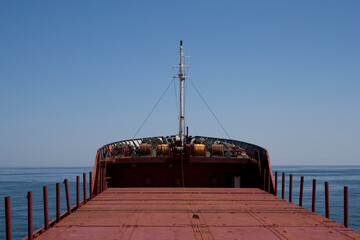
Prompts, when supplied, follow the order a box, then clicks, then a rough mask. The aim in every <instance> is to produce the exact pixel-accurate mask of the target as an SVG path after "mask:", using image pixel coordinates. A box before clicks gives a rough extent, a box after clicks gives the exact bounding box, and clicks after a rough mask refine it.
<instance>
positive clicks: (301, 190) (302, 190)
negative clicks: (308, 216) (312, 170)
mask: <svg viewBox="0 0 360 240" xmlns="http://www.w3.org/2000/svg"><path fill="white" fill-rule="evenodd" d="M303 193H304V177H303V176H301V180H300V195H299V206H300V207H302V202H303Z"/></svg>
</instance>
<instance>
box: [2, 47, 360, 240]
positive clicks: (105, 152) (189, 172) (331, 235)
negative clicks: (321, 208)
mask: <svg viewBox="0 0 360 240" xmlns="http://www.w3.org/2000/svg"><path fill="white" fill-rule="evenodd" d="M177 67H178V69H179V73H178V74H177V76H175V78H176V79H179V83H180V114H179V132H178V133H177V134H176V135H172V136H156V137H148V138H133V139H128V140H121V141H117V142H113V143H109V144H106V145H104V146H103V147H101V148H99V149H98V150H97V153H96V157H95V165H94V172H93V173H89V180H90V184H89V188H90V194H89V196H87V193H86V189H87V184H86V174H85V173H84V176H83V183H84V189H83V193H84V197H83V201H80V177H77V204H76V205H75V206H71V205H70V195H69V186H68V181H67V179H66V180H65V181H64V183H65V193H66V194H65V195H66V203H67V211H66V212H65V213H62V214H61V213H60V183H58V184H57V186H56V219H54V220H52V221H50V222H49V219H48V203H47V201H48V200H47V188H46V187H45V186H44V227H42V228H40V229H38V230H36V231H35V232H33V229H32V226H33V225H32V193H31V192H29V194H28V237H26V238H24V240H25V239H33V238H37V239H41V240H52V239H54V240H55V239H56V240H69V239H126V240H130V239H134V240H138V239H143V240H145V239H146V240H150V239H151V240H154V239H158V240H163V239H174V240H180V239H183V240H189V239H198V240H200V239H202V240H203V239H212V240H214V239H256V240H258V239H266V240H268V239H326V240H329V239H360V233H359V232H357V231H355V230H353V229H351V228H349V227H348V222H347V220H346V218H348V215H346V214H348V213H347V212H348V210H347V205H346V208H345V207H344V215H345V216H346V217H344V218H345V223H344V225H343V224H340V223H338V222H335V221H333V220H331V219H329V217H327V218H326V217H323V216H321V215H319V214H316V213H315V208H314V209H313V211H310V210H307V209H305V208H303V207H302V203H299V205H295V204H293V203H292V201H291V195H290V196H289V198H290V199H289V201H286V200H285V199H284V192H285V191H284V190H285V188H284V187H285V175H284V173H283V178H282V179H283V181H282V198H280V197H278V196H277V173H275V178H274V176H273V173H272V169H271V164H270V158H269V154H268V151H267V150H266V149H264V148H262V147H260V146H257V145H254V144H251V143H247V142H242V141H238V140H233V139H230V138H228V139H224V138H216V137H206V136H189V134H188V131H187V128H186V132H185V97H184V90H185V80H186V79H188V78H189V77H188V76H187V75H186V74H185V68H186V65H185V54H184V51H183V45H182V41H180V63H179V65H178V66H177ZM302 181H303V178H302ZM313 186H314V185H313ZM315 186H316V185H315ZM302 188H303V184H302V185H301V188H300V198H301V202H302ZM346 190H347V188H346ZM291 191H292V177H291V175H290V186H289V194H291ZM346 194H347V193H346ZM344 196H345V195H344ZM314 201H315V195H314V188H313V204H314ZM347 201H348V200H347V195H346V199H345V198H344V204H347ZM313 206H314V205H313ZM5 210H6V211H5V212H6V214H5V215H6V233H7V240H11V213H10V198H9V197H6V198H5Z"/></svg>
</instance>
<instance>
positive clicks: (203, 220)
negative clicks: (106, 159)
mask: <svg viewBox="0 0 360 240" xmlns="http://www.w3.org/2000/svg"><path fill="white" fill-rule="evenodd" d="M37 239H46V240H50V239H57V240H60V239H64V240H65V239H66V240H69V239H134V240H135V239H136V240H138V239H159V240H160V239H161V240H163V239H178V240H180V239H186V240H189V239H231V240H233V239H256V240H259V239H266V240H270V239H327V240H328V239H360V233H359V232H357V231H355V230H352V229H350V228H345V227H344V226H343V225H342V224H340V223H337V222H334V221H332V220H329V219H326V218H324V217H322V216H320V215H318V214H315V213H313V212H311V211H309V210H306V209H304V208H301V207H299V206H297V205H295V204H292V203H289V202H287V201H285V200H282V199H280V198H278V197H275V196H273V195H271V194H269V193H267V192H264V191H262V190H259V189H253V188H251V189H234V188H191V189H186V190H183V189H182V188H111V189H107V190H106V191H104V192H103V193H101V194H99V195H98V196H96V197H95V198H94V199H93V200H91V201H90V202H88V203H87V204H86V205H84V206H82V207H81V208H80V209H78V210H77V211H76V212H74V213H72V214H71V215H70V216H68V217H66V218H65V219H63V220H62V221H61V222H60V223H58V224H57V225H55V226H54V227H53V228H51V229H50V230H48V231H46V232H45V233H43V234H41V235H40V237H39V238H37Z"/></svg>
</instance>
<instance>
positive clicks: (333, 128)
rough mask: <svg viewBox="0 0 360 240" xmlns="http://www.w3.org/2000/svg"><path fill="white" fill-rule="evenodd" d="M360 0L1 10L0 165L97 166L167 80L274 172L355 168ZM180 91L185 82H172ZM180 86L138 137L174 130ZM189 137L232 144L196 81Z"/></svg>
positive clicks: (33, 5) (18, 4)
mask: <svg viewBox="0 0 360 240" xmlns="http://www.w3.org/2000/svg"><path fill="white" fill-rule="evenodd" d="M359 12H360V1H356V0H347V1H340V0H338V1H332V0H326V1H325V0H323V1H320V0H316V1H314V0H311V1H267V0H264V1H260V0H258V1H250V0H249V1H1V2H0V83H1V84H0V110H1V118H0V167H21V166H93V164H94V158H95V154H96V150H97V149H98V148H99V147H101V146H102V145H105V144H107V143H110V142H114V141H117V140H123V139H130V138H132V137H133V136H134V134H135V132H136V131H137V130H138V128H139V126H140V125H141V123H142V122H143V120H144V119H145V117H146V115H147V114H148V113H149V111H150V110H151V108H152V107H153V106H154V104H155V103H156V101H157V99H158V98H159V97H160V95H161V94H162V93H163V91H164V90H165V88H166V87H167V85H168V84H169V83H170V82H171V81H172V76H173V69H172V66H174V65H177V64H178V62H179V40H183V42H184V48H185V52H186V55H190V56H191V58H189V59H187V63H188V64H189V65H191V68H190V70H189V73H190V75H191V79H192V80H193V81H194V83H195V84H196V86H197V88H198V89H199V90H200V91H201V93H202V95H203V96H204V98H205V99H206V101H207V102H208V104H209V105H210V106H211V107H212V109H213V111H214V112H215V114H216V115H217V117H218V118H219V120H220V121H221V123H222V125H223V126H224V127H225V128H226V130H227V131H228V132H229V134H230V136H231V138H233V139H237V140H241V141H245V142H250V143H254V144H257V145H259V146H262V147H264V148H266V149H268V150H269V154H270V158H271V163H272V164H273V165H284V164H285V165H303V164H306V165H312V164H313V165H329V164H340V165H350V164H352V165H358V164H360V151H359V145H360V140H359V139H360V126H359V123H360V44H359V43H360V27H359V23H360V14H359ZM176 86H178V85H176ZM177 121H178V120H177V110H176V98H175V91H174V87H173V86H172V87H171V88H170V89H169V91H168V92H167V93H166V94H165V96H164V98H163V100H162V101H161V102H160V104H159V105H158V107H157V108H156V109H155V111H154V113H153V114H152V115H151V117H150V118H149V120H148V121H147V123H146V124H145V125H144V127H143V129H142V130H141V131H140V132H139V134H138V137H149V136H160V135H164V136H166V135H173V134H176V133H177V131H178V123H177ZM186 122H187V125H188V126H189V132H190V135H204V136H214V137H224V138H226V135H225V133H224V132H223V131H222V129H221V127H220V126H219V125H218V124H217V122H216V120H215V119H214V118H213V117H212V115H211V114H210V113H209V111H208V110H207V108H206V107H205V105H204V104H203V103H202V101H201V99H200V98H199V96H198V95H197V93H196V92H195V91H194V89H193V88H192V86H191V84H189V83H187V92H186Z"/></svg>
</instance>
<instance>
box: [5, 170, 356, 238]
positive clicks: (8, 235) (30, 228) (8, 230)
mask: <svg viewBox="0 0 360 240" xmlns="http://www.w3.org/2000/svg"><path fill="white" fill-rule="evenodd" d="M267 174H268V175H267ZM263 177H264V182H263V188H264V190H265V189H267V191H268V192H269V193H270V172H268V173H267V169H264V170H263ZM92 180H93V179H92V172H89V185H90V186H89V190H90V193H89V198H87V192H86V190H87V189H86V187H87V184H86V173H83V188H84V189H83V190H84V192H83V193H84V204H85V203H86V202H87V200H88V199H92V198H93V197H95V196H94V194H93V191H92V190H93V189H92V182H93V181H92ZM76 183H77V208H79V207H80V176H77V177H76ZM312 183H313V184H312V211H313V212H315V203H316V179H313V181H312ZM64 184H65V193H66V202H67V213H68V214H71V205H70V194H69V182H68V179H65V180H64ZM277 186H278V172H275V186H274V195H275V196H277ZM292 186H293V175H292V174H290V178H289V202H292ZM324 187H325V214H326V218H330V204H329V183H328V182H325V183H324ZM303 190H304V176H301V180H300V194H299V206H302V204H303ZM282 198H283V199H285V173H282ZM27 199H28V239H29V240H32V239H33V206H32V205H33V198H32V192H31V191H30V192H28V194H27ZM43 201H44V202H43V204H44V229H45V230H48V229H49V228H50V226H49V208H48V188H47V186H43ZM348 208H349V205H348V187H347V186H344V226H345V227H349V213H348V211H349V209H348ZM60 218H61V213H60V183H56V222H59V221H60ZM5 222H6V223H5V224H6V240H12V226H11V200H10V197H5Z"/></svg>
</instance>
